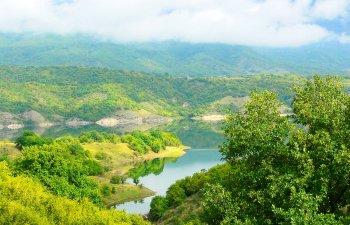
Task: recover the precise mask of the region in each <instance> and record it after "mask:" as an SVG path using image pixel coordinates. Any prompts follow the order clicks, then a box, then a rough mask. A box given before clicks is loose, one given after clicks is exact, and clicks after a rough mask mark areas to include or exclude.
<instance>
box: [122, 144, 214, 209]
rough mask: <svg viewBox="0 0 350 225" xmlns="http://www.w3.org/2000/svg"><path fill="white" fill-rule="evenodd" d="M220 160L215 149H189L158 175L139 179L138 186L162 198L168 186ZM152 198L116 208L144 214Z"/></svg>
mask: <svg viewBox="0 0 350 225" xmlns="http://www.w3.org/2000/svg"><path fill="white" fill-rule="evenodd" d="M220 158H221V155H220V153H219V152H218V150H217V149H191V150H188V151H187V153H186V155H184V156H183V157H181V158H179V159H178V160H177V161H176V162H173V163H168V164H165V166H164V169H163V171H162V172H161V173H160V174H159V175H154V174H150V175H147V176H144V177H140V178H139V180H140V184H143V185H144V186H145V187H147V188H149V189H151V190H153V191H155V192H156V193H157V195H163V196H164V195H165V193H166V191H167V189H168V188H169V186H171V185H172V184H173V183H175V182H176V181H177V180H179V179H182V178H184V177H186V176H191V175H192V174H194V173H195V172H199V171H201V170H202V169H209V168H211V167H213V166H215V165H217V164H219V163H220ZM152 198H153V197H148V198H145V199H143V201H138V202H134V201H132V202H126V203H124V204H121V205H118V206H116V208H117V209H123V210H125V211H126V212H128V213H140V214H146V213H148V212H149V210H150V203H151V200H152Z"/></svg>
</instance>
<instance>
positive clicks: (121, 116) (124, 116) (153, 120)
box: [96, 110, 173, 127]
mask: <svg viewBox="0 0 350 225" xmlns="http://www.w3.org/2000/svg"><path fill="white" fill-rule="evenodd" d="M172 121H173V119H172V118H169V117H164V116H160V115H155V114H151V113H148V112H146V113H145V112H142V113H140V112H137V111H129V110H128V111H119V112H117V113H115V114H114V115H111V116H109V117H106V118H102V119H101V120H99V121H97V122H96V124H98V125H100V126H103V127H118V126H119V127H126V126H142V125H152V126H158V125H162V124H166V123H170V122H172Z"/></svg>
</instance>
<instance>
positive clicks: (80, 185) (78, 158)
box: [14, 137, 103, 204]
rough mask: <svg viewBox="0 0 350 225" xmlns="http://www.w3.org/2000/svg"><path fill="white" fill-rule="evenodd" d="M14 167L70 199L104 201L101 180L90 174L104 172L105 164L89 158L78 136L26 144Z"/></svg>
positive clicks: (18, 172) (17, 171) (19, 172)
mask: <svg viewBox="0 0 350 225" xmlns="http://www.w3.org/2000/svg"><path fill="white" fill-rule="evenodd" d="M14 169H15V173H16V174H26V175H29V176H31V177H34V178H36V179H38V180H39V181H41V182H42V184H43V185H44V186H46V187H48V189H49V190H50V191H51V192H52V193H54V194H56V195H59V196H67V197H69V198H71V199H81V198H84V197H87V198H89V199H90V200H91V201H92V202H94V203H96V204H101V195H100V192H99V189H98V184H97V183H96V182H95V181H94V180H92V179H90V178H89V177H88V176H90V175H98V174H101V173H102V172H103V168H102V166H101V165H100V164H99V163H98V162H96V161H93V160H90V159H89V158H88V156H87V153H86V151H85V150H84V149H83V148H82V147H81V146H80V144H79V142H78V141H77V140H76V139H73V138H69V137H67V138H60V139H56V140H55V141H54V142H53V143H52V144H49V145H43V146H39V145H34V146H29V147H24V149H23V150H22V156H21V157H19V158H18V159H16V160H15V162H14Z"/></svg>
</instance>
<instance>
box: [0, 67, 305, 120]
mask: <svg viewBox="0 0 350 225" xmlns="http://www.w3.org/2000/svg"><path fill="white" fill-rule="evenodd" d="M301 79H304V78H303V77H301V76H294V75H283V76H282V75H281V76H278V75H275V76H272V75H264V76H258V75H255V76H247V77H230V78H193V79H192V78H191V79H187V78H178V77H166V76H162V77H159V76H154V75H150V74H146V73H140V72H129V71H120V70H119V71H118V70H109V69H102V68H91V67H67V66H51V67H18V66H0V91H1V96H0V109H1V111H2V112H9V113H15V114H21V113H23V112H25V111H27V110H35V111H38V112H39V113H41V114H42V115H43V116H44V117H45V118H46V119H48V120H51V121H57V118H58V116H62V117H64V118H66V119H67V118H80V119H83V120H88V121H97V120H100V119H101V118H103V117H107V116H111V115H112V114H113V113H115V112H116V111H120V110H134V111H136V110H140V109H144V110H147V111H149V112H151V113H154V114H161V115H166V116H185V117H192V116H193V115H195V114H202V113H208V110H209V109H210V106H211V105H212V103H213V102H216V101H218V100H220V99H222V98H225V97H227V96H231V97H235V98H240V97H244V96H247V95H249V93H250V92H251V91H252V90H254V89H258V90H264V89H269V90H273V91H275V92H277V93H278V94H279V95H280V97H281V100H283V101H284V102H285V103H288V100H289V99H290V98H291V96H292V95H291V93H290V92H289V91H288V88H290V87H292V85H293V84H294V83H296V82H299V81H300V80H301ZM165 90H166V91H165ZM67 96H69V97H67ZM184 104H185V105H187V106H188V107H183V106H184ZM229 107H230V106H229ZM234 107H235V108H237V106H234ZM227 108H228V105H220V106H217V107H215V108H214V109H213V110H214V111H215V112H220V113H226V111H227ZM209 113H210V112H209Z"/></svg>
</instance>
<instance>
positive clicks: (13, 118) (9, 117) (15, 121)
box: [0, 112, 24, 130]
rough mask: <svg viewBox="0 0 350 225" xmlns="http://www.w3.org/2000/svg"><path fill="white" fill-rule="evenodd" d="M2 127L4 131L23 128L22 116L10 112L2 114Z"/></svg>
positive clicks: (0, 120)
mask: <svg viewBox="0 0 350 225" xmlns="http://www.w3.org/2000/svg"><path fill="white" fill-rule="evenodd" d="M0 126H1V127H2V129H4V128H8V129H11V130H13V129H19V128H22V127H23V126H24V125H23V123H22V119H21V117H20V116H18V115H15V114H12V113H8V112H0Z"/></svg>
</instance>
